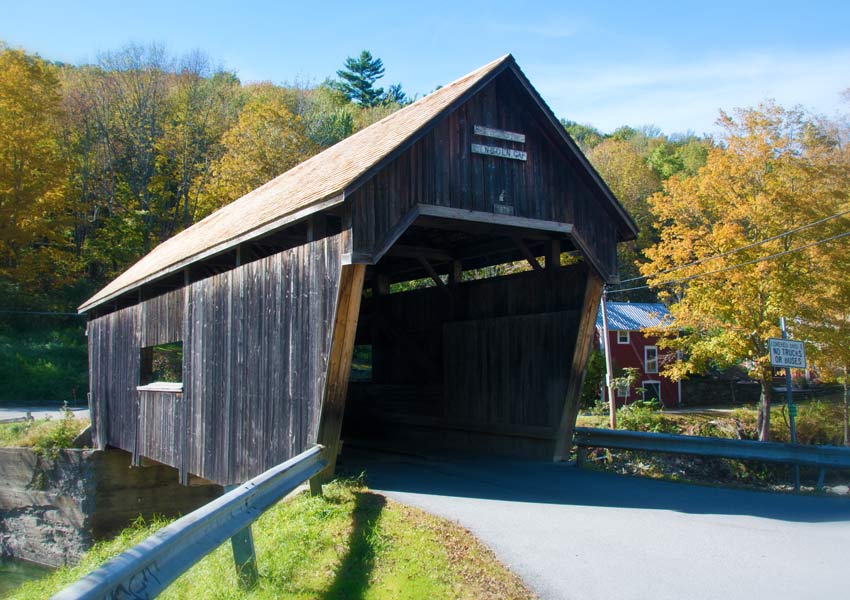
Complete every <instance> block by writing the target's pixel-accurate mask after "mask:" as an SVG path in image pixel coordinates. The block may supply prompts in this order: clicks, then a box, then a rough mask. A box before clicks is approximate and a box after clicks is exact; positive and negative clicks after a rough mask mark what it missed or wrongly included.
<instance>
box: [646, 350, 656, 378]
mask: <svg viewBox="0 0 850 600" xmlns="http://www.w3.org/2000/svg"><path fill="white" fill-rule="evenodd" d="M649 350H654V351H655V368H654V369H653V370H651V371H650V370H649V366H648V365H649V358H648V357H647V356H646V355H647V352H648V351H649ZM643 372H644V373H646V374H647V375H650V374H651V375H655V374H657V373H658V346H644V347H643Z"/></svg>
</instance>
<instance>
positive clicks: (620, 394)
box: [615, 386, 632, 400]
mask: <svg viewBox="0 0 850 600" xmlns="http://www.w3.org/2000/svg"><path fill="white" fill-rule="evenodd" d="M615 389H616V391H617V398H625V399H627V400H628V398H629V394H631V391H632V390H631V388H628V387H627V388H621V387H620V386H617V387H616V388H615Z"/></svg>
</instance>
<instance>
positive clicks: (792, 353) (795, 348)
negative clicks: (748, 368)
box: [767, 338, 806, 369]
mask: <svg viewBox="0 0 850 600" xmlns="http://www.w3.org/2000/svg"><path fill="white" fill-rule="evenodd" d="M767 347H768V349H769V350H770V364H771V365H773V366H774V367H791V368H792V369H805V368H806V347H805V346H804V345H803V342H794V341H791V340H780V339H776V338H770V339H768V340H767Z"/></svg>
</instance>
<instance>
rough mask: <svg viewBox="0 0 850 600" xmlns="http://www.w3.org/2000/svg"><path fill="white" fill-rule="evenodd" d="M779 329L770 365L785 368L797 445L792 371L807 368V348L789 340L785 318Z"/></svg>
mask: <svg viewBox="0 0 850 600" xmlns="http://www.w3.org/2000/svg"><path fill="white" fill-rule="evenodd" d="M779 327H780V328H781V329H782V339H781V340H778V339H776V338H770V339H769V340H767V346H768V349H769V351H770V364H771V365H772V366H774V367H785V399H786V401H787V403H788V422H789V425H790V426H791V443H792V444H796V443H797V425H796V421H795V419H796V416H797V407H796V406H794V397H793V395H792V392H791V369H805V368H806V347H805V345H804V344H803V342H795V341H792V340H789V339H788V330H787V329H786V328H785V317H782V318H781V319H779ZM794 490H795V491H798V492H799V491H800V466H799V465H794Z"/></svg>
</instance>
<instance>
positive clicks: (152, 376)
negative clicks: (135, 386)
mask: <svg viewBox="0 0 850 600" xmlns="http://www.w3.org/2000/svg"><path fill="white" fill-rule="evenodd" d="M141 354H142V355H141V359H142V360H141V369H140V381H139V383H140V384H141V385H149V384H151V383H183V342H171V343H169V344H157V345H156V346H147V347H145V348H142V353H141Z"/></svg>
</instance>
